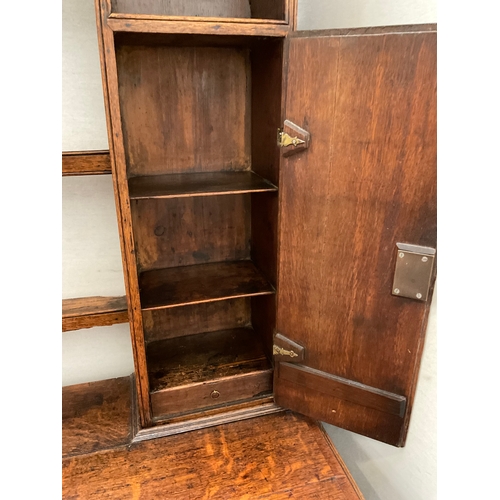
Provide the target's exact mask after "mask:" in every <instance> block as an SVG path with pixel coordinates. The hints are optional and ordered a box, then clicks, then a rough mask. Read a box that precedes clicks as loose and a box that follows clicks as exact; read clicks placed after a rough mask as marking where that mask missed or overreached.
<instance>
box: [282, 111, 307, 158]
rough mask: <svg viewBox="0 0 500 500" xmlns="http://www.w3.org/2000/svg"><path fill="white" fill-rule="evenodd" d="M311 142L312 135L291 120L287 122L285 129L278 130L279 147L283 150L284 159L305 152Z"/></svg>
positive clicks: (284, 123) (284, 124) (285, 122)
mask: <svg viewBox="0 0 500 500" xmlns="http://www.w3.org/2000/svg"><path fill="white" fill-rule="evenodd" d="M310 140H311V134H310V133H309V132H308V131H307V130H304V129H303V128H301V127H299V126H298V125H295V123H292V122H291V121H290V120H285V121H284V122H283V127H282V128H280V129H278V146H279V147H280V148H282V149H283V152H282V155H283V156H284V157H287V156H292V155H295V154H297V153H301V152H302V151H305V150H306V149H307V148H308V147H309V142H310Z"/></svg>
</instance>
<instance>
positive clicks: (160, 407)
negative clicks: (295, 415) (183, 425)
mask: <svg viewBox="0 0 500 500" xmlns="http://www.w3.org/2000/svg"><path fill="white" fill-rule="evenodd" d="M272 382H273V370H272V369H267V370H260V371H255V372H250V373H244V374H241V375H235V376H231V377H225V378H220V379H217V380H213V381H207V382H201V383H195V384H190V385H185V386H180V387H172V388H168V389H164V390H162V391H158V392H153V393H152V394H151V406H152V409H153V417H154V418H157V417H160V416H162V415H165V416H167V415H169V416H170V415H175V414H178V413H185V412H189V411H193V410H199V409H206V408H210V407H213V406H219V405H223V404H225V403H236V402H238V401H242V400H246V399H252V398H256V399H258V398H259V397H264V396H268V395H269V393H272V390H273V384H272Z"/></svg>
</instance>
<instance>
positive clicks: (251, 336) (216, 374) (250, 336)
mask: <svg viewBox="0 0 500 500" xmlns="http://www.w3.org/2000/svg"><path fill="white" fill-rule="evenodd" d="M147 357H148V360H149V367H148V372H149V379H150V390H151V391H152V392H155V391H160V390H163V389H167V388H172V387H179V386H183V385H188V384H194V383H199V382H207V381H211V380H214V379H218V378H223V377H230V376H232V375H241V374H243V373H250V372H254V371H257V370H266V369H269V368H271V364H270V362H269V360H268V359H267V357H266V354H265V352H264V347H263V345H262V341H261V340H260V337H259V335H258V334H257V332H255V331H254V330H253V329H252V328H234V329H231V330H221V331H216V332H207V333H199V334H196V335H188V336H185V337H176V338H173V339H166V340H159V341H156V342H152V343H151V344H149V345H148V348H147Z"/></svg>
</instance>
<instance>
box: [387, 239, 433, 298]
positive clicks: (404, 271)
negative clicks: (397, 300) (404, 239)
mask: <svg viewBox="0 0 500 500" xmlns="http://www.w3.org/2000/svg"><path fill="white" fill-rule="evenodd" d="M396 246H397V255H396V271H395V272H394V282H393V284H392V294H393V295H396V296H397V297H406V298H409V299H415V300H418V301H421V302H425V301H426V300H427V297H428V295H429V290H430V288H431V282H432V273H433V270H434V261H435V257H436V250H435V249H434V248H430V247H422V246H419V245H410V244H407V243H397V244H396Z"/></svg>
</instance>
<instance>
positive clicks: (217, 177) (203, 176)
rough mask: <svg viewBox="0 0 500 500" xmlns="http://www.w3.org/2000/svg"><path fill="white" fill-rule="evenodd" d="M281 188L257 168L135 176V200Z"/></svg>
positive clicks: (132, 182)
mask: <svg viewBox="0 0 500 500" xmlns="http://www.w3.org/2000/svg"><path fill="white" fill-rule="evenodd" d="M277 190H278V188H277V187H276V186H275V185H274V184H271V183H270V182H269V181H267V180H266V179H264V178H262V177H260V176H259V175H257V174H255V173H254V172H209V173H190V174H168V175H149V176H140V177H132V178H131V179H130V180H129V193H130V199H132V200H145V199H151V198H182V197H192V196H216V195H224V194H243V193H263V192H273V191H277Z"/></svg>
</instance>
